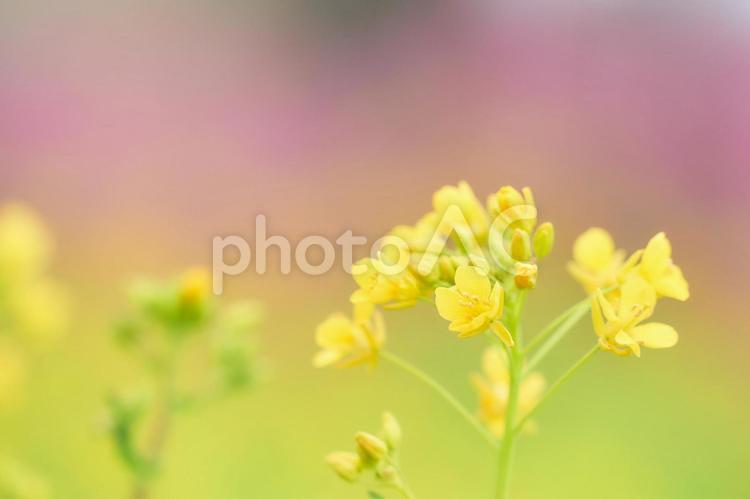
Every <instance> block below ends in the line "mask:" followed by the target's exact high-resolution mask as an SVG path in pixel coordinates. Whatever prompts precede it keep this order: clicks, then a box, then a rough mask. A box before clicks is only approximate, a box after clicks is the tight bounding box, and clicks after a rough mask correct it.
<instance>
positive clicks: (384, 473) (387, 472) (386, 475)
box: [375, 464, 398, 484]
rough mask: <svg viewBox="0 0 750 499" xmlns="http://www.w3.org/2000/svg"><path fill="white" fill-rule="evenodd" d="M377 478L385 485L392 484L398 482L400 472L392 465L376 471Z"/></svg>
mask: <svg viewBox="0 0 750 499" xmlns="http://www.w3.org/2000/svg"><path fill="white" fill-rule="evenodd" d="M375 476H376V477H377V478H378V480H380V481H381V482H383V483H386V484H392V483H396V482H397V481H398V471H396V468H394V467H393V466H391V465H390V464H386V465H385V466H381V467H379V468H378V469H377V470H375Z"/></svg>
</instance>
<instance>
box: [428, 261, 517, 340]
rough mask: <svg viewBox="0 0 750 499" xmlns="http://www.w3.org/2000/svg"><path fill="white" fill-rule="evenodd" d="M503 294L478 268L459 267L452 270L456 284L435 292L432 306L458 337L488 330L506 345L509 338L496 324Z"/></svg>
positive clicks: (505, 331) (500, 311) (499, 286)
mask: <svg viewBox="0 0 750 499" xmlns="http://www.w3.org/2000/svg"><path fill="white" fill-rule="evenodd" d="M504 297H505V292H504V290H503V287H502V286H501V285H500V283H495V284H494V285H493V284H492V283H491V282H490V278H489V277H488V276H487V274H486V273H485V272H484V271H483V270H482V269H480V268H479V267H472V266H468V265H465V266H461V267H459V268H458V270H456V285H455V286H452V287H450V288H438V289H436V290H435V305H436V307H437V311H438V313H439V314H440V316H441V317H442V318H443V319H445V320H448V321H450V322H451V324H450V326H448V329H450V330H451V331H455V332H457V333H458V337H459V338H468V337H471V336H475V335H477V334H479V333H482V332H484V331H485V330H487V328H488V327H490V328H492V331H493V332H494V333H495V334H497V335H498V337H499V338H500V339H501V340H502V341H503V342H504V343H505V344H506V345H508V346H513V337H512V336H511V335H510V332H509V331H508V330H507V329H506V328H505V326H504V325H503V324H502V322H500V318H501V317H502V315H503V302H504Z"/></svg>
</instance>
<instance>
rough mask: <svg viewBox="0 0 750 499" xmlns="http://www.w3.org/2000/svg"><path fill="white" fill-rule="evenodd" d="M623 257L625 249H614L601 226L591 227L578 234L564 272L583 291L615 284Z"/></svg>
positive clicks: (587, 291)
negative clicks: (571, 277) (570, 260)
mask: <svg viewBox="0 0 750 499" xmlns="http://www.w3.org/2000/svg"><path fill="white" fill-rule="evenodd" d="M624 260H625V252H624V251H622V250H615V243H614V241H613V240H612V236H610V235H609V232H607V231H606V230H604V229H600V228H598V227H593V228H591V229H588V230H587V231H586V232H584V233H583V234H581V235H580V236H578V238H577V239H576V241H575V243H574V245H573V261H572V262H569V263H568V271H569V272H570V274H571V275H572V276H573V278H574V279H575V280H577V281H578V282H579V283H581V285H582V286H583V288H584V289H585V290H586V293H588V294H591V293H593V292H594V291H596V290H597V289H601V288H608V287H611V286H614V285H615V284H617V276H618V272H619V271H620V268H621V266H622V264H623V262H624Z"/></svg>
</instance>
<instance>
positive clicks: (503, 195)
mask: <svg viewBox="0 0 750 499" xmlns="http://www.w3.org/2000/svg"><path fill="white" fill-rule="evenodd" d="M497 204H498V207H499V208H500V210H501V211H505V210H507V209H508V208H511V207H513V206H518V205H519V204H524V199H523V196H522V195H521V193H520V192H518V191H517V190H516V188H515V187H513V186H510V185H506V186H503V187H501V188H500V190H499V191H497Z"/></svg>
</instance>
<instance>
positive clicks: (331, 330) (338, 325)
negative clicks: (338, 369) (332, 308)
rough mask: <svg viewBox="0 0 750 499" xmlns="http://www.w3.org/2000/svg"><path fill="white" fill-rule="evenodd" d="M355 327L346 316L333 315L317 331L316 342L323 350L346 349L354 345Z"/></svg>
mask: <svg viewBox="0 0 750 499" xmlns="http://www.w3.org/2000/svg"><path fill="white" fill-rule="evenodd" d="M353 327H354V326H353V324H352V322H351V321H350V320H349V318H348V317H346V316H345V315H344V314H340V313H336V314H332V315H330V316H329V317H328V318H327V319H326V320H325V321H323V323H321V324H320V325H319V326H318V328H317V329H316V330H315V341H316V342H317V344H318V346H320V347H323V348H334V349H340V348H342V347H344V348H345V347H346V346H350V345H353V344H354V332H353Z"/></svg>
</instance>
